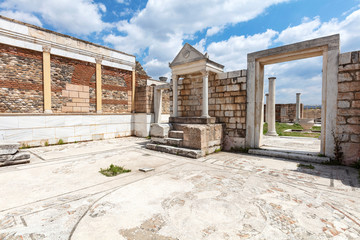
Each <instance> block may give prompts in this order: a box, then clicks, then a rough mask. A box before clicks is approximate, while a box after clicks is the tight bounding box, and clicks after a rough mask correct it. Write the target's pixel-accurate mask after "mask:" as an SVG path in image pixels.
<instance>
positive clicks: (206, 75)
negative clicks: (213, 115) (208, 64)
mask: <svg viewBox="0 0 360 240" xmlns="http://www.w3.org/2000/svg"><path fill="white" fill-rule="evenodd" d="M202 74H203V89H202V93H203V99H202V115H201V117H206V118H207V117H210V116H209V72H208V71H205V72H203V73H202Z"/></svg>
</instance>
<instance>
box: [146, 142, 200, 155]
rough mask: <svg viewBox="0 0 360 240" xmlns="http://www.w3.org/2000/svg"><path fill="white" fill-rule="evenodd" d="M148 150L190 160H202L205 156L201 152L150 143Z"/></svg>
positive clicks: (147, 146)
mask: <svg viewBox="0 0 360 240" xmlns="http://www.w3.org/2000/svg"><path fill="white" fill-rule="evenodd" d="M146 148H147V149H150V150H155V151H159V152H165V153H170V154H174V155H179V156H184V157H189V158H200V157H202V156H203V152H202V151H201V150H194V149H188V148H180V147H173V146H168V145H163V144H155V143H148V144H146Z"/></svg>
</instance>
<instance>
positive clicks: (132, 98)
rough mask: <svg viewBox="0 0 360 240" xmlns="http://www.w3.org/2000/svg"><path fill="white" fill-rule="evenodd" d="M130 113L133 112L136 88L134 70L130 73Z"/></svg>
mask: <svg viewBox="0 0 360 240" xmlns="http://www.w3.org/2000/svg"><path fill="white" fill-rule="evenodd" d="M131 80H132V81H131V112H132V113H134V112H135V87H136V75H135V69H134V70H133V71H132V79H131Z"/></svg>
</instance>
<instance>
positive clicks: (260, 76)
mask: <svg viewBox="0 0 360 240" xmlns="http://www.w3.org/2000/svg"><path fill="white" fill-rule="evenodd" d="M339 53H340V35H339V34H336V35H332V36H327V37H322V38H317V39H313V40H308V41H304V42H299V43H294V44H290V45H285V46H281V47H277V48H272V49H268V50H263V51H259V52H253V53H249V54H248V55H247V110H246V111H247V114H246V139H245V144H246V147H249V148H259V147H261V145H262V135H263V134H262V131H263V118H264V67H265V65H270V64H275V63H282V62H288V61H293V60H299V59H305V58H311V57H318V56H322V57H323V68H322V102H321V103H322V107H321V122H322V126H321V148H320V153H321V154H325V155H326V156H329V157H332V156H333V150H334V139H333V136H332V131H336V117H337V95H338V69H339Z"/></svg>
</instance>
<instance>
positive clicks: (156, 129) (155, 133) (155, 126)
mask: <svg viewBox="0 0 360 240" xmlns="http://www.w3.org/2000/svg"><path fill="white" fill-rule="evenodd" d="M169 131H170V124H160V123H152V124H151V125H150V136H151V137H159V138H166V137H168V135H169Z"/></svg>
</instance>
